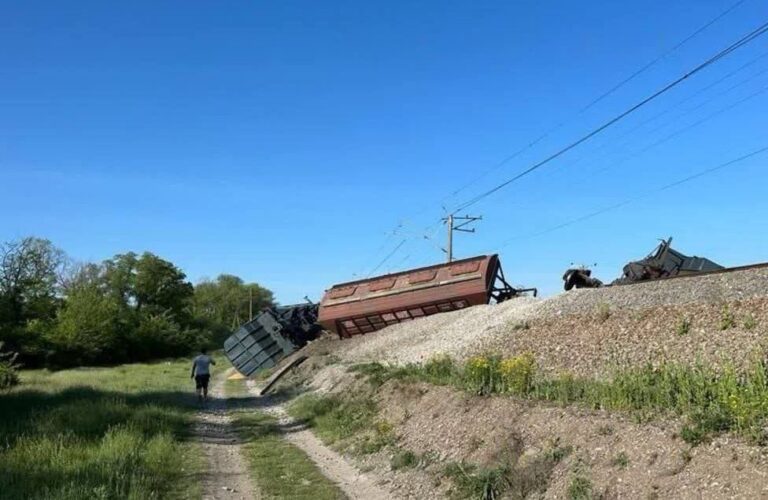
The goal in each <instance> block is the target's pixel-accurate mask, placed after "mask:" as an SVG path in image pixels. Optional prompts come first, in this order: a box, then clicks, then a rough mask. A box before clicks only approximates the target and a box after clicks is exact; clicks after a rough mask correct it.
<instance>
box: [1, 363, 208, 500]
mask: <svg viewBox="0 0 768 500" xmlns="http://www.w3.org/2000/svg"><path fill="white" fill-rule="evenodd" d="M195 409H196V403H195V399H194V395H193V393H192V386H191V383H190V380H189V361H188V360H180V361H171V362H160V363H154V364H134V365H123V366H119V367H114V368H81V369H74V370H65V371H60V372H49V371H43V370H34V371H25V372H22V384H21V385H20V386H18V387H17V388H15V389H13V390H11V391H10V392H4V393H0V414H2V418H1V419H0V471H2V473H0V497H2V498H4V499H84V498H88V499H102V498H103V499H119V498H126V499H152V498H196V497H199V495H200V492H199V490H198V486H197V483H198V481H197V475H198V474H199V473H200V470H201V467H202V461H201V460H200V458H198V457H199V454H198V453H196V445H195V444H194V443H192V442H190V441H189V440H188V437H189V436H188V432H189V429H190V423H191V421H192V417H193V413H194V410H195Z"/></svg>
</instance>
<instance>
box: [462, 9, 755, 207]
mask: <svg viewBox="0 0 768 500" xmlns="http://www.w3.org/2000/svg"><path fill="white" fill-rule="evenodd" d="M767 32H768V22H766V23H763V24H762V25H760V26H759V27H757V28H756V29H754V30H752V31H751V32H750V33H747V34H746V35H744V36H742V37H741V38H740V39H738V40H737V41H735V42H734V43H732V44H731V45H729V46H728V47H725V48H724V49H722V50H720V51H719V52H717V53H716V54H714V55H713V56H711V57H710V58H708V59H707V60H705V61H704V62H702V63H701V64H699V65H698V66H696V67H694V68H693V69H691V70H690V71H688V72H687V73H685V74H683V75H682V76H680V77H678V78H677V79H675V80H673V81H672V82H670V83H668V84H667V85H665V86H664V87H662V88H661V89H659V90H657V91H656V92H654V93H653V94H651V95H650V96H648V97H646V98H645V99H643V100H641V101H640V102H638V103H637V104H635V105H634V106H632V107H630V108H629V109H627V110H626V111H624V112H622V113H620V114H619V115H617V116H615V117H613V118H611V119H610V120H608V121H607V122H605V123H604V124H602V125H600V126H599V127H597V128H596V129H594V130H592V131H591V132H589V133H587V134H586V135H584V136H582V137H581V138H579V139H577V140H576V141H574V142H572V143H570V144H568V145H567V146H565V147H563V148H561V149H559V150H558V151H557V152H555V153H553V154H551V155H549V156H548V157H546V158H544V159H543V160H541V161H539V162H537V163H535V164H533V165H531V166H530V167H528V168H527V169H525V170H523V171H522V172H520V173H519V174H517V175H515V176H513V177H512V178H510V179H507V180H506V181H504V182H502V183H501V184H499V185H497V186H495V187H493V188H491V189H489V190H488V191H485V192H484V193H481V194H479V195H477V196H475V197H474V198H472V199H470V200H468V201H466V202H464V203H462V204H461V205H459V206H458V207H457V208H456V209H455V210H454V211H453V212H452V213H454V214H455V213H457V212H459V211H462V210H465V209H467V208H469V207H470V206H472V205H474V204H476V203H477V202H479V201H480V200H483V199H485V198H487V197H488V196H490V195H492V194H494V193H496V192H497V191H499V190H501V189H503V188H505V187H506V186H508V185H510V184H512V183H513V182H515V181H517V180H518V179H520V178H522V177H525V176H526V175H528V174H530V173H531V172H533V171H535V170H537V169H539V168H541V167H543V166H544V165H546V164H547V163H549V162H551V161H553V160H555V159H557V158H559V157H560V156H562V155H564V154H565V153H567V152H568V151H570V150H572V149H574V148H575V147H577V146H579V145H580V144H582V143H584V142H586V141H588V140H589V139H591V138H592V137H594V136H596V135H598V134H599V133H601V132H602V131H604V130H605V129H607V128H609V127H610V126H612V125H614V124H616V123H617V122H619V121H621V120H622V119H624V118H626V117H627V116H629V115H630V114H632V113H634V112H635V111H637V110H638V109H640V108H642V107H643V106H645V105H646V104H648V103H649V102H651V101H653V100H655V99H657V98H658V97H660V96H662V95H664V94H665V93H667V92H669V91H670V90H672V89H673V88H675V87H676V86H678V85H680V84H681V83H683V82H684V81H686V80H687V79H688V78H690V77H692V76H694V75H696V74H697V73H699V72H701V71H702V70H704V69H705V68H707V67H709V66H711V65H713V64H715V63H716V62H718V61H719V60H721V59H723V58H725V57H727V56H728V55H730V54H731V53H733V52H735V51H736V50H738V49H739V48H741V47H743V46H745V45H747V44H749V43H750V42H752V41H753V40H755V39H757V38H758V37H760V36H762V35H764V34H765V33H767Z"/></svg>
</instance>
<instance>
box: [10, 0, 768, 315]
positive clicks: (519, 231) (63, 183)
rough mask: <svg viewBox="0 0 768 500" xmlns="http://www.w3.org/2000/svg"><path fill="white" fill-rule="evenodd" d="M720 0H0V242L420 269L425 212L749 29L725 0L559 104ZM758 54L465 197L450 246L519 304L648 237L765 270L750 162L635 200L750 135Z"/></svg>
mask: <svg viewBox="0 0 768 500" xmlns="http://www.w3.org/2000/svg"><path fill="white" fill-rule="evenodd" d="M733 3H734V2H732V1H711V0H706V1H705V0H696V1H675V2H662V1H648V2H607V1H600V2H568V1H551V2H541V1H525V2H501V1H499V2H489V1H480V2H451V1H439V2H438V1H409V2H402V1H387V2H351V1H331V0H329V1H327V2H310V1H280V2H254V1H249V2H242V1H231V2H173V1H168V2H145V1H135V2H103V1H79V2H54V1H38V0H27V1H24V2H11V1H3V2H0V47H1V48H0V239H1V240H9V239H14V238H18V237H22V236H25V235H36V236H41V237H46V238H49V239H51V240H52V241H54V242H55V243H56V244H57V245H59V246H60V247H62V248H64V249H65V250H66V251H67V252H68V253H69V254H70V255H71V256H73V257H74V258H76V259H80V260H101V259H105V258H108V257H110V256H112V255H114V254H116V253H121V252H125V251H128V250H133V251H138V252H140V251H144V250H150V251H153V252H155V253H157V254H159V255H161V256H162V257H164V258H167V259H169V260H172V261H173V262H175V263H176V264H178V265H179V266H181V267H182V268H183V269H184V270H185V272H186V273H187V274H188V276H189V277H190V279H192V280H193V281H197V280H199V279H200V278H202V277H206V276H207V277H214V276H216V275H217V274H219V273H221V272H227V273H233V274H237V275H240V276H242V277H243V278H244V279H246V280H253V281H258V282H259V283H261V284H263V285H264V286H267V287H269V288H271V289H273V290H274V291H275V292H276V295H277V298H278V299H279V300H280V301H281V302H283V303H289V302H294V301H299V300H301V298H302V297H303V296H304V295H305V294H308V295H309V296H310V297H312V298H319V296H320V295H321V294H322V291H323V290H324V289H325V288H326V287H328V286H330V285H331V284H333V283H335V282H339V281H344V280H349V279H352V278H354V277H359V276H365V275H367V274H368V273H369V272H371V270H373V269H374V268H375V267H376V266H377V265H378V264H379V263H381V262H382V261H383V260H384V259H385V257H387V255H389V254H390V252H391V251H392V250H393V249H394V248H395V247H396V246H397V245H399V244H400V242H402V241H403V240H405V241H406V243H404V244H402V246H400V247H399V249H398V251H397V252H395V253H394V254H392V256H391V257H390V258H389V259H387V260H386V261H384V262H383V264H381V266H380V267H379V268H378V270H377V271H376V272H377V273H379V272H386V271H391V270H397V269H401V268H407V267H413V266H417V265H424V264H429V263H433V262H435V261H440V260H442V259H443V254H442V253H441V252H440V250H439V246H441V245H442V244H443V243H444V239H445V235H444V229H443V227H442V226H440V224H439V218H440V217H441V216H442V215H443V208H442V206H445V207H446V209H448V210H450V209H451V208H452V207H454V206H456V205H458V204H459V203H460V202H462V201H465V200H466V199H468V198H471V197H472V196H474V195H475V194H477V193H478V192H483V191H484V190H487V189H488V188H489V187H492V186H493V185H495V184H498V183H499V182H502V181H503V180H505V179H507V178H509V177H510V176H512V175H514V174H515V173H517V172H519V171H521V170H523V169H525V168H527V167H528V166H530V165H531V164H533V163H535V162H536V161H538V160H540V159H542V158H544V157H546V156H547V155H549V154H551V153H552V152H554V151H556V150H558V149H559V148H560V147H562V146H564V145H566V144H568V143H569V142H571V141H573V140H575V139H577V138H579V137H580V136H582V135H584V134H585V133H586V132H588V131H590V130H591V129H593V128H594V127H596V126H598V125H599V124H601V123H603V122H604V121H606V120H607V119H609V118H611V117H612V116H614V115H615V114H617V113H619V112H621V111H623V110H624V109H626V108H628V107H629V106H631V105H632V104H634V103H635V102H637V101H638V100H640V99H642V98H643V97H645V96H647V95H649V94H650V93H652V92H653V91H655V90H656V89H658V88H660V87H661V86H663V85H664V84H666V83H667V82H669V81H671V80H673V79H674V78H676V77H678V76H680V75H681V74H683V73H685V72H686V71H687V70H688V69H690V68H692V67H694V66H696V65H697V64H698V63H700V62H701V61H703V60H705V59H706V58H708V57H709V56H710V55H712V54H714V53H715V52H717V51H718V50H719V49H721V48H723V47H725V46H727V45H728V44H730V43H731V42H733V41H734V40H736V39H738V38H739V37H740V36H741V35H743V34H745V33H746V32H748V31H750V30H752V29H754V28H755V27H757V26H758V25H759V24H761V23H763V22H765V20H766V19H768V7H766V5H765V4H763V3H761V2H759V1H757V0H745V1H744V2H743V3H742V4H740V5H739V6H738V7H737V8H735V9H734V10H733V11H732V12H730V13H729V14H728V15H726V16H725V17H723V18H722V19H721V20H719V21H718V22H717V23H715V24H713V25H712V26H711V27H709V28H708V29H707V30H706V31H704V32H702V33H701V34H700V35H698V36H696V37H695V38H693V39H692V40H690V41H689V42H687V43H686V44H684V45H683V46H682V47H680V48H679V49H678V50H676V51H674V52H673V53H672V54H670V55H668V56H667V57H664V58H663V59H661V60H660V61H659V62H658V63H656V64H654V65H653V66H652V67H651V68H649V69H648V70H647V71H645V72H643V73H642V74H641V75H639V76H638V77H637V78H634V79H633V80H632V81H630V82H629V83H627V84H626V85H624V86H623V87H621V88H620V89H619V90H618V91H616V92H615V93H613V94H611V95H610V96H609V97H608V98H606V99H604V100H602V101H601V102H600V103H598V104H597V105H595V106H593V107H592V108H590V109H589V110H587V111H586V112H583V113H579V110H580V109H582V108H583V107H584V106H585V105H586V104H588V103H589V102H591V101H592V100H593V99H594V98H596V97H597V96H599V95H601V94H602V93H603V92H605V91H606V90H608V89H610V88H611V87H613V86H614V85H616V84H617V83H618V82H620V81H622V80H624V79H625V78H626V77H627V76H629V75H630V74H632V73H633V72H634V71H636V70H637V69H638V68H640V67H642V66H643V65H645V64H646V63H648V62H649V61H652V60H654V59H655V58H657V57H658V56H660V55H661V54H664V53H665V52H667V51H668V50H669V49H670V48H672V47H673V46H675V45H676V44H677V43H678V42H680V41H681V40H683V39H684V38H685V37H687V36H688V35H690V34H691V33H693V32H694V31H696V30H697V29H698V28H700V27H701V26H702V25H704V24H705V23H707V22H709V21H710V20H712V19H713V18H714V17H715V16H717V15H718V14H719V13H721V12H723V11H724V10H726V9H727V8H729V7H730V6H731V5H733ZM766 52H768V36H764V37H762V38H760V39H758V40H756V41H754V42H753V43H752V44H750V45H748V46H746V47H744V48H743V49H740V50H739V51H737V52H735V53H733V54H732V55H731V56H729V57H728V58H726V59H723V60H722V61H721V62H719V63H718V64H716V65H714V66H712V67H710V68H709V69H707V70H706V71H703V72H702V73H700V74H699V75H696V76H695V77H693V78H691V79H690V80H688V81H686V82H685V83H684V84H682V85H680V86H679V87H678V88H675V89H674V90H673V91H672V92H669V93H668V94H665V95H664V96H663V97H662V98H660V99H658V100H656V101H654V102H653V103H652V104H651V105H648V106H647V107H644V108H642V110H640V111H638V112H637V113H636V114H633V115H632V116H630V117H629V118H627V119H626V120H624V121H622V122H620V123H619V124H617V125H616V126H615V127H612V128H610V129H608V130H607V131H605V132H604V133H603V134H601V135H599V136H597V137H595V138H594V139H593V140H591V141H589V142H587V143H585V144H583V145H582V146H580V147H579V148H576V149H574V150H573V151H571V152H569V153H568V154H566V155H564V156H563V157H561V158H559V159H558V160H556V161H553V162H552V163H550V164H548V165H546V166H545V167H542V168H541V169H539V170H537V171H536V172H534V173H532V174H531V175H529V176H527V177H525V178H523V179H521V180H520V181H519V182H516V183H513V184H511V185H510V186H508V187H507V188H505V189H503V190H501V191H499V192H498V193H496V194H494V195H493V196H490V197H488V198H486V199H485V200H483V201H482V202H480V203H478V204H477V205H475V206H473V207H471V208H470V209H469V211H468V213H470V214H471V215H482V216H483V217H484V219H483V221H482V222H480V223H478V224H476V227H477V232H476V233H475V234H464V233H460V234H458V235H457V236H456V239H455V249H456V254H457V256H459V257H462V256H471V255H475V254H480V253H491V252H498V253H500V254H501V256H502V262H503V263H504V267H505V271H506V274H507V275H508V277H509V278H511V280H512V281H513V282H514V283H518V284H526V285H529V286H538V287H539V288H540V289H541V290H542V291H543V292H545V293H554V292H557V291H558V290H559V289H560V287H561V281H560V276H561V275H562V271H563V270H564V269H565V268H566V267H568V265H569V264H570V263H571V262H576V263H585V264H592V263H597V268H596V274H597V275H598V276H600V277H601V278H604V279H605V280H606V281H609V280H610V279H613V278H614V277H616V276H617V275H618V274H619V273H620V269H621V266H622V265H623V264H624V263H625V262H626V261H627V260H630V259H632V258H639V257H642V256H643V255H644V254H646V253H647V252H649V251H650V250H651V249H652V248H653V246H654V245H655V240H656V239H657V238H661V237H666V236H670V235H673V236H674V237H675V241H676V243H677V245H676V247H677V248H678V249H679V250H681V251H683V252H687V253H694V254H699V255H705V256H707V257H709V258H711V259H713V260H715V261H717V262H720V263H722V264H724V265H738V264H746V263H751V262H758V261H766V260H768V237H767V236H766V235H768V221H767V219H766V216H765V214H766V208H768V201H766V196H765V192H766V187H767V186H768V173H767V171H766V168H765V167H766V165H767V164H768V155H762V156H756V157H754V158H752V159H750V160H748V161H744V162H741V163H739V164H736V165H733V166H731V167H729V168H726V169H723V170H721V171H718V172H715V173H713V174H711V175H708V176H705V177H702V178H700V179H698V180H696V181H693V182H690V183H687V184H684V185H681V186H680V187H678V188H676V189H670V190H667V191H662V192H658V191H656V192H654V190H655V189H656V188H658V187H659V186H662V185H664V184H666V183H669V182H672V181H674V180H676V179H678V178H683V177H685V176H687V175H690V174H691V173H694V172H697V171H699V170H702V169H705V168H708V167H711V166H715V165H717V164H720V163H722V162H725V161H728V160H730V159H733V158H736V157H738V156H741V155H743V154H746V153H748V152H750V151H753V150H756V149H759V148H761V147H764V146H768V134H766V130H768V113H766V111H767V110H768V92H765V93H759V92H760V91H761V90H762V89H764V88H765V87H766V86H768V56H764V57H762V58H761V57H760V56H761V55H764V54H765V53H766ZM730 73H733V74H732V75H730V76H728V77H727V78H724V77H726V75H729V74H730ZM720 80H722V81H720ZM741 101H743V102H741ZM739 102H741V103H740V104H737V103H739ZM659 114H661V115H660V116H659V117H658V118H656V119H654V120H652V121H648V120H650V119H651V118H653V117H655V116H656V115H659ZM646 121H648V123H644V122H646ZM699 122H700V123H699ZM559 124H562V126H559V127H557V126H558V125H559ZM553 129H554V130H553ZM548 131H550V133H549V134H548V135H547V137H546V138H545V139H543V140H541V141H540V142H538V143H537V144H536V145H535V146H533V147H530V148H528V149H526V150H525V151H524V152H523V153H521V154H520V155H519V156H517V157H516V158H514V159H513V160H511V161H509V162H508V163H506V164H504V165H503V166H501V167H499V168H496V169H492V168H493V167H494V165H497V164H498V163H499V162H500V161H501V160H503V159H504V158H505V157H507V156H509V155H510V154H512V153H514V152H515V151H518V150H519V149H520V148H521V147H524V146H525V145H526V144H529V143H530V142H531V141H533V140H534V139H536V138H537V137H539V136H541V134H543V133H545V132H548ZM668 137H669V139H668ZM657 143H658V144H657ZM489 169H492V170H491V171H490V172H489V173H487V175H485V176H484V177H482V178H480V179H479V180H477V181H476V182H474V183H472V184H471V185H470V186H469V187H468V188H467V189H465V190H463V191H461V192H460V193H459V194H458V195H456V196H451V193H452V192H454V191H456V190H457V189H458V188H460V187H462V186H464V185H466V184H467V183H469V182H471V181H475V180H476V179H477V177H478V175H480V174H482V173H484V172H487V171H488V170H489ZM646 192H650V194H649V195H648V196H645V197H641V198H640V199H638V200H637V201H635V202H633V203H630V204H628V205H626V206H623V207H621V208H619V209H616V210H613V211H610V212H607V213H605V214H602V215H600V216H597V217H594V218H591V219H588V220H585V221H583V222H580V223H576V224H573V225H570V226H567V227H564V228H562V229H560V230H555V231H551V232H547V233H545V234H541V235H538V236H533V235H535V234H536V233H541V232H543V231H546V230H547V229H549V228H552V227H555V226H558V225H560V224H562V223H564V222H567V221H569V220H573V219H576V218H579V217H580V216H583V215H586V214H588V213H591V212H593V211H595V210H599V209H601V208H602V207H606V206H611V205H613V204H616V203H619V202H622V201H624V200H626V199H630V198H635V197H637V196H639V195H641V194H644V193H646ZM398 226H400V228H399V229H398V230H397V234H393V230H394V229H395V228H396V227H398ZM425 234H426V235H427V236H430V237H431V239H426V238H424V235H425Z"/></svg>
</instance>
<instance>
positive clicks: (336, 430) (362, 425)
mask: <svg viewBox="0 0 768 500" xmlns="http://www.w3.org/2000/svg"><path fill="white" fill-rule="evenodd" d="M288 413H289V414H290V415H291V416H292V417H293V418H295V419H297V420H299V421H301V422H306V424H307V425H308V426H310V427H311V428H312V430H313V431H314V432H315V434H316V435H317V436H318V437H319V438H320V439H321V440H323V442H325V443H327V444H330V445H335V447H336V448H338V449H344V450H350V451H353V452H357V453H363V454H365V453H375V452H377V451H379V450H381V449H382V448H384V447H386V446H388V445H390V444H393V443H394V441H395V437H394V435H393V432H392V431H393V429H392V425H391V424H389V423H388V422H386V421H384V420H379V419H377V414H378V409H377V407H376V403H375V402H374V401H373V399H371V398H368V397H362V396H361V397H357V398H352V399H343V398H340V397H336V396H319V395H316V394H307V395H304V396H301V397H300V398H298V399H297V400H296V401H294V402H293V403H292V404H291V405H290V406H289V407H288Z"/></svg>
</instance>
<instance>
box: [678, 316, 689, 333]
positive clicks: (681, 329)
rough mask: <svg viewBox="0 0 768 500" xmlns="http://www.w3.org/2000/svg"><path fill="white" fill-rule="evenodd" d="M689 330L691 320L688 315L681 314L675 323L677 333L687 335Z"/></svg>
mask: <svg viewBox="0 0 768 500" xmlns="http://www.w3.org/2000/svg"><path fill="white" fill-rule="evenodd" d="M690 331H691V320H690V319H688V317H686V316H683V317H682V318H681V319H680V321H679V322H678V323H677V334H678V335H680V336H683V335H688V333H689V332H690Z"/></svg>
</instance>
